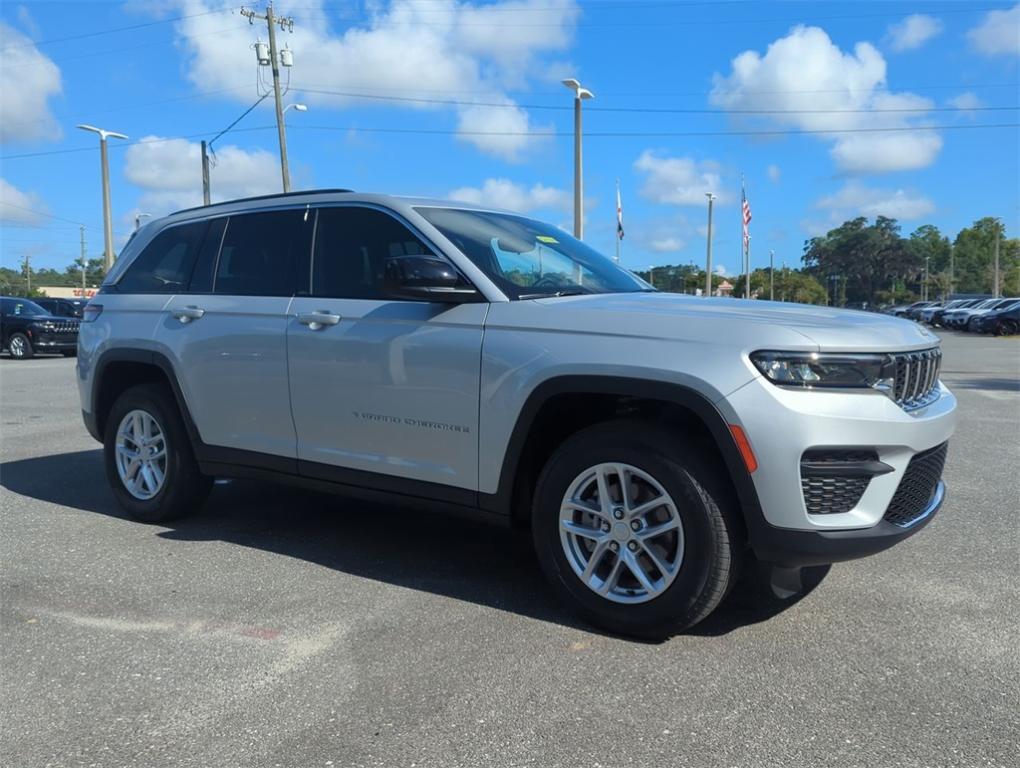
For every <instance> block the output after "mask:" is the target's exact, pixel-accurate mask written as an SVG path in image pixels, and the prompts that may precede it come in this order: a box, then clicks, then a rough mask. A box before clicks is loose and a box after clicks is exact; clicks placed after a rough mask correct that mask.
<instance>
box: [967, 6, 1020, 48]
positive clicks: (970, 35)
mask: <svg viewBox="0 0 1020 768" xmlns="http://www.w3.org/2000/svg"><path fill="white" fill-rule="evenodd" d="M967 39H968V40H970V44H971V46H973V47H974V49H975V50H977V51H978V52H979V53H983V54H985V55H986V56H998V55H1005V56H1020V3H1017V4H1016V5H1014V6H1013V7H1012V8H1010V9H1009V10H1007V11H989V12H988V14H987V15H986V16H985V18H984V19H983V20H982V22H981V23H980V24H978V25H977V26H976V27H974V28H973V29H971V30H969V31H968V32H967Z"/></svg>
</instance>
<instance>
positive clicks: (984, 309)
mask: <svg viewBox="0 0 1020 768" xmlns="http://www.w3.org/2000/svg"><path fill="white" fill-rule="evenodd" d="M1011 301H1012V299H1001V298H1000V299H989V300H988V301H987V302H985V303H983V304H979V305H978V306H975V307H970V308H969V309H965V310H963V311H962V312H961V313H960V314H958V315H956V327H957V328H959V329H961V330H964V331H972V330H974V328H973V326H972V325H971V321H972V320H973V319H974V318H975V317H980V316H981V315H984V314H986V313H988V312H991V311H992V310H994V309H1003V308H1005V307H1006V306H1007V305H1008V304H1009V303H1010V302H1011Z"/></svg>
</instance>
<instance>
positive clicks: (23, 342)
mask: <svg viewBox="0 0 1020 768" xmlns="http://www.w3.org/2000/svg"><path fill="white" fill-rule="evenodd" d="M7 349H8V350H9V351H10V353H11V357H13V358H14V359H15V360H30V359H31V358H33V357H35V350H34V349H32V342H31V341H29V340H28V336H26V335H25V334H23V333H12V334H11V338H10V339H8V341H7Z"/></svg>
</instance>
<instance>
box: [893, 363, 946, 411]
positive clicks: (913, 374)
mask: <svg viewBox="0 0 1020 768" xmlns="http://www.w3.org/2000/svg"><path fill="white" fill-rule="evenodd" d="M894 357H895V359H896V378H895V381H894V385H893V399H894V400H895V401H896V403H897V405H899V406H900V407H901V408H903V409H904V410H908V411H909V410H913V409H915V408H921V407H923V406H925V405H929V404H931V403H932V402H934V400H935V399H937V397H938V383H939V372H940V370H941V368H942V350H940V349H939V348H938V347H933V348H931V349H926V350H922V351H921V352H901V353H899V354H896V355H894Z"/></svg>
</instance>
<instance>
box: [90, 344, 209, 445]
mask: <svg viewBox="0 0 1020 768" xmlns="http://www.w3.org/2000/svg"><path fill="white" fill-rule="evenodd" d="M94 377H95V385H94V386H93V387H92V403H91V406H92V409H91V413H93V414H94V415H95V424H96V430H97V432H98V437H99V439H100V440H101V439H102V436H103V434H104V431H105V429H106V419H107V417H108V416H109V414H110V410H111V409H112V408H113V404H114V402H115V401H116V399H117V397H118V396H119V395H120V394H121V393H123V392H124V391H125V390H127V389H128V388H130V387H133V386H136V385H138V384H145V383H154V382H155V383H162V384H165V385H167V386H168V387H169V388H170V391H171V392H172V393H173V397H174V400H175V402H176V403H177V408H178V410H179V411H180V414H181V418H182V419H183V421H184V426H185V429H187V432H188V438H189V440H190V441H191V445H192V448H197V447H199V446H200V445H201V442H202V441H201V437H200V436H199V433H198V428H197V427H196V426H195V422H194V421H193V420H192V418H191V411H190V410H189V409H188V404H187V402H186V401H185V399H184V393H183V392H182V391H181V386H180V383H179V382H178V380H177V374H176V373H175V371H174V368H173V365H172V364H171V362H170V360H169V359H168V358H167V357H166V355H164V354H162V353H161V352H156V351H154V350H150V349H134V348H118V349H110V350H107V351H106V352H104V353H102V355H100V357H99V360H98V361H97V362H96V367H95V373H94Z"/></svg>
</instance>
